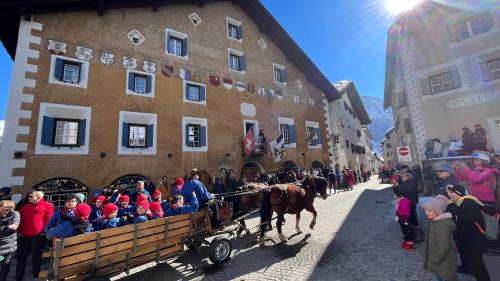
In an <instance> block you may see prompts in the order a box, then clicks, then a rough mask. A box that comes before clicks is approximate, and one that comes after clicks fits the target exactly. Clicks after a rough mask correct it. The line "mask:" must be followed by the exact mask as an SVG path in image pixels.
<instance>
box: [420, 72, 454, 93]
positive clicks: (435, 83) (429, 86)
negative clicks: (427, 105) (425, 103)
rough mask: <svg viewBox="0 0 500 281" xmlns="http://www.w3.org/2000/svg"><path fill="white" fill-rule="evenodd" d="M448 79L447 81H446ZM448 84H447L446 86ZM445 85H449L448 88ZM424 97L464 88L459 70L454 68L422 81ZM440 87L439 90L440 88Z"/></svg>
mask: <svg viewBox="0 0 500 281" xmlns="http://www.w3.org/2000/svg"><path fill="white" fill-rule="evenodd" d="M445 77H447V78H446V79H444V78H445ZM445 83H446V84H445ZM444 85H447V86H446V87H445V86H444ZM420 86H421V88H422V94H423V95H437V94H440V93H444V92H448V91H452V90H455V89H459V88H461V87H462V80H461V77H460V71H459V70H458V68H453V69H451V70H448V71H444V72H441V73H438V74H435V75H431V76H429V77H427V78H425V79H421V80H420ZM438 87H439V88H438Z"/></svg>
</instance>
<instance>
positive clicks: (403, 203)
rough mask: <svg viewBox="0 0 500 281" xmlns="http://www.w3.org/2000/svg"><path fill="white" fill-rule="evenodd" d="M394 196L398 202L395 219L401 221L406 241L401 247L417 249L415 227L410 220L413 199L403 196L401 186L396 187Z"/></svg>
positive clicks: (400, 224) (411, 249)
mask: <svg viewBox="0 0 500 281" xmlns="http://www.w3.org/2000/svg"><path fill="white" fill-rule="evenodd" d="M394 196H395V197H396V202H397V205H396V217H395V220H396V222H398V223H399V226H400V227H401V232H402V233H403V235H404V241H403V244H401V248H403V249H405V250H410V251H413V250H415V248H414V247H413V239H414V237H413V228H412V227H411V225H410V224H409V222H408V220H409V219H410V214H411V201H410V199H408V198H406V197H403V192H401V190H400V189H399V188H395V189H394Z"/></svg>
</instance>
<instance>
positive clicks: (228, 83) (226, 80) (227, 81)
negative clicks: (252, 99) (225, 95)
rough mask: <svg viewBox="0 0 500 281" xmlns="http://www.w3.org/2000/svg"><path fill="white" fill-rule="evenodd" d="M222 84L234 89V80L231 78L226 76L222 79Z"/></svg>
mask: <svg viewBox="0 0 500 281" xmlns="http://www.w3.org/2000/svg"><path fill="white" fill-rule="evenodd" d="M222 85H223V86H224V88H226V89H228V90H231V89H233V80H232V79H229V78H224V79H222Z"/></svg>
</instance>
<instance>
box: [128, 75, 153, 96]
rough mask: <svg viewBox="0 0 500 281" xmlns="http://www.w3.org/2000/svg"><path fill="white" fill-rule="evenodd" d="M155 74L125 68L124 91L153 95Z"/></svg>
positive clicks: (132, 93) (133, 93)
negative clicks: (125, 83)
mask: <svg viewBox="0 0 500 281" xmlns="http://www.w3.org/2000/svg"><path fill="white" fill-rule="evenodd" d="M154 78H155V76H154V75H153V74H151V73H147V72H141V71H136V70H127V89H126V93H127V94H131V95H140V96H146V97H154V82H155V79H154Z"/></svg>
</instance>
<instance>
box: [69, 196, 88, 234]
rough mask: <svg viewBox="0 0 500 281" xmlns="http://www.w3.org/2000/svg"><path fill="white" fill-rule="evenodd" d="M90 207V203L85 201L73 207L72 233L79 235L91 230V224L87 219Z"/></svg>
mask: <svg viewBox="0 0 500 281" xmlns="http://www.w3.org/2000/svg"><path fill="white" fill-rule="evenodd" d="M91 211H92V208H90V205H88V204H85V203H80V204H78V206H76V208H75V222H74V224H73V227H74V230H75V231H74V234H73V235H79V234H83V233H88V232H91V231H92V225H91V224H90V221H89V216H90V212H91Z"/></svg>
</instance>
